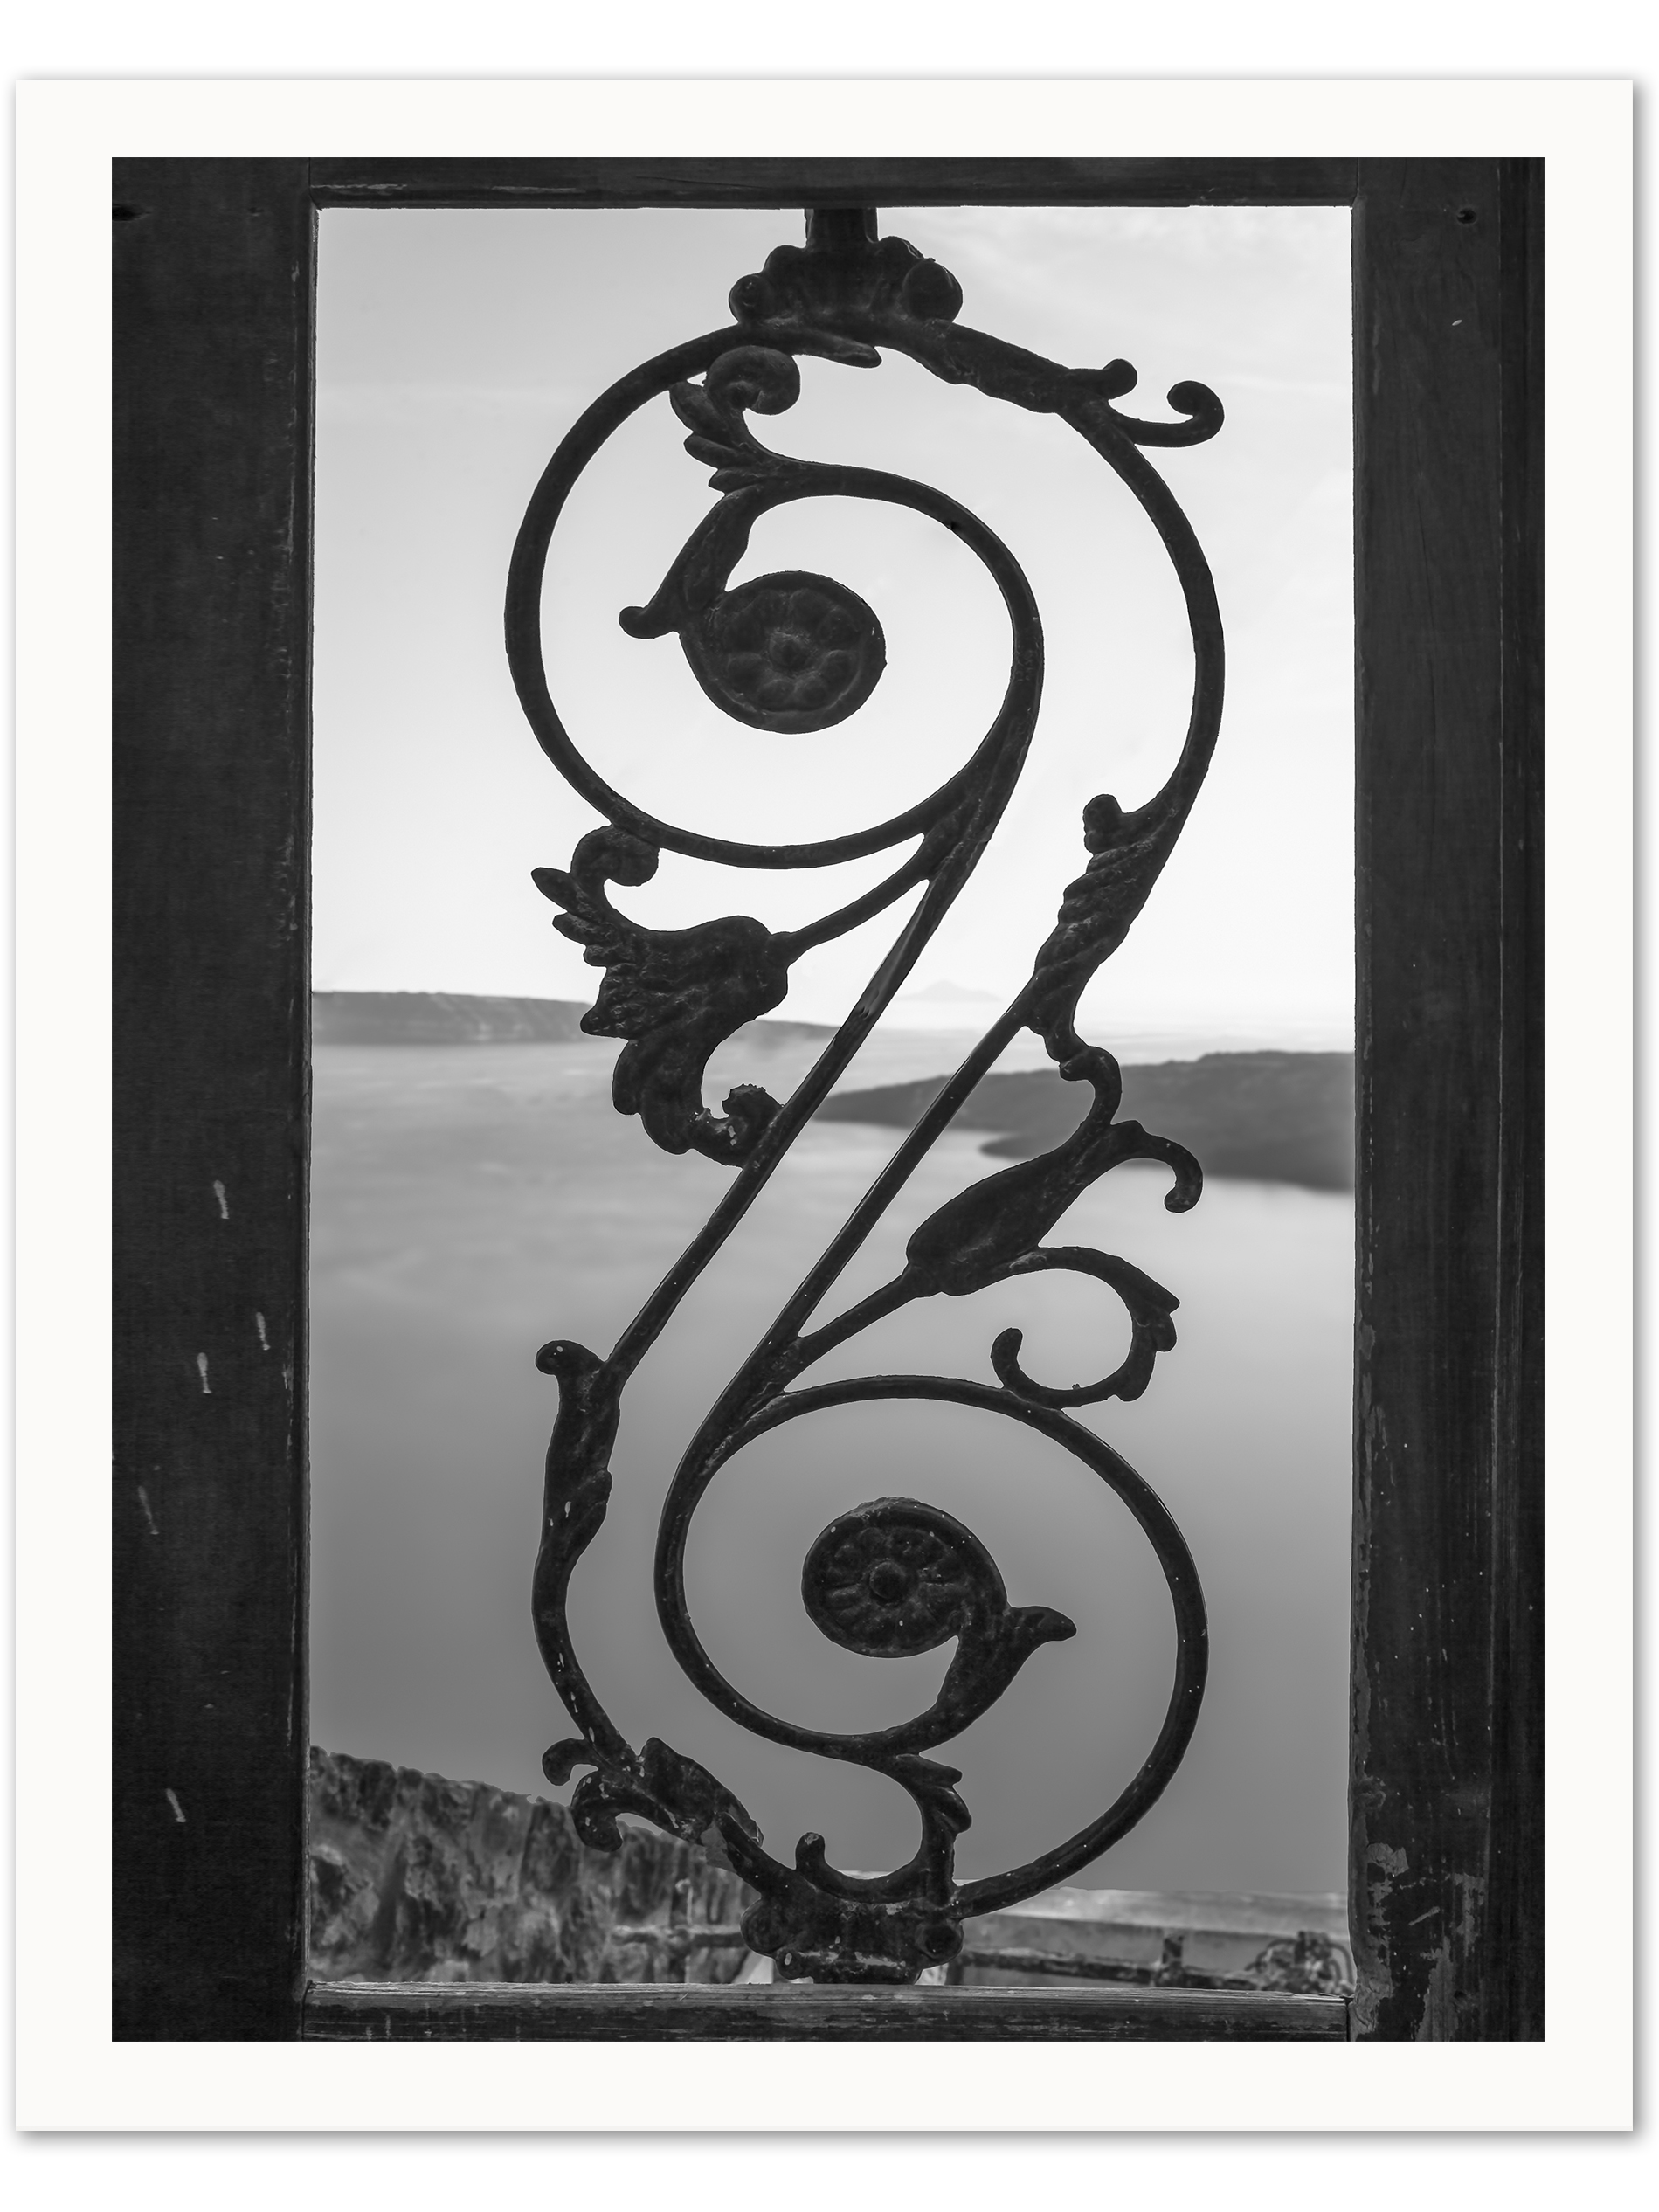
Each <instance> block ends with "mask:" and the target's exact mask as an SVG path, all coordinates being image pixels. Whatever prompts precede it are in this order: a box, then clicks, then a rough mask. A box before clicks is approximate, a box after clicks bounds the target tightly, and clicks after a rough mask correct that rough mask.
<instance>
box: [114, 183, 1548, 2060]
mask: <svg viewBox="0 0 1659 2212" xmlns="http://www.w3.org/2000/svg"><path fill="white" fill-rule="evenodd" d="M1543 184H1544V179H1543V163H1542V162H1537V161H1523V160H1514V161H1502V160H1434V161H1410V160H1393V161H1372V160H1361V161H1356V160H1346V161H1300V160H1283V161H1265V160H1264V161H1221V162H1192V161H1179V162H1149V161H1121V162H1114V161H1058V160H1054V161H1018V162H1009V161H979V162H973V161H960V162H952V161H937V160H925V161H893V162H847V161H824V160H818V161H805V160H803V161H743V160H729V161H722V160H710V161H696V162H693V161H671V162H638V161H628V162H622V161H580V162H579V161H574V160H547V161H514V160H501V161H467V162H453V161H452V162H442V161H439V162H412V161H362V162H353V161H327V162H306V161H225V160H198V161H192V160H156V161H144V160H123V161H118V162H115V163H114V215H115V221H114V346H115V383H114V467H115V482H114V587H115V615H114V652H115V709H114V798H115V808H116V813H115V821H116V840H115V852H114V918H115V942H114V1054H115V1071H116V1072H115V1086H116V1088H115V1120H114V1187H115V1222H114V1260H115V1268H114V1317H115V1431H114V1589H115V1620H114V1739H115V1749H114V2035H115V2036H117V2037H118V2038H149V2039H190V2038H293V2037H297V2036H318V2037H333V2038H340V2037H356V2036H366V2035H373V2036H386V2035H392V2036H421V2037H467V2038H477V2037H492V2036H505V2037H514V2038H518V2037H524V2036H544V2037H549V2038H570V2037H626V2036H650V2037H656V2038H660V2037H665V2036H699V2037H702V2036H715V2037H718V2036H740V2037H746V2038H758V2037H768V2036H779V2035H786V2036H805V2037H811V2038H813V2039H823V2038H825V2037H834V2036H858V2037H880V2036H891V2037H906V2038H916V2037H965V2038H974V2039H982V2038H985V2037H990V2036H1018V2037H1036V2036H1074V2037H1075V2036H1096V2037H1102V2038H1113V2037H1118V2038H1123V2037H1137V2038H1146V2037H1163V2038H1200V2037H1201V2038H1209V2037H1216V2036H1248V2037H1253V2038H1262V2037H1268V2038H1301V2037H1310V2036H1312V2037H1330V2036H1353V2037H1358V2038H1371V2037H1379V2038H1389V2039H1416V2040H1422V2039H1425V2038H1427V2039H1471V2038H1526V2039H1535V2038H1538V2037H1541V2036H1542V2035H1543V2032H1544V1989H1543V1955H1544V1927H1543V1829H1544V1815H1543V1612H1542V1592H1543V1466H1542V1459H1543V1442H1542V1433H1543V1432H1542V1399H1543V1383H1542V1374H1543V1361H1542V1335H1543V1229H1542V1220H1543V1208H1542V1198H1543V1165H1542V1137H1543V1091H1542V994H1543V969H1542V925H1543V885H1542V786H1543V729H1542V698H1543V687H1542V665H1541V664H1542V598H1543V519H1542V442H1543V433H1542V420H1543V344H1542V332H1543V299H1542V285H1543V276H1542V257H1543V245H1542V240H1543ZM849 203H852V204H867V205H868V204H875V205H878V206H880V205H890V206H907V207H914V206H916V205H920V204H1039V205H1041V204H1047V205H1061V204H1091V205H1119V206H1130V205H1142V206H1144V205H1184V204H1196V203H1202V204H1211V205H1214V204H1256V205H1293V204H1303V205H1305V204H1323V205H1339V206H1348V207H1351V209H1352V211H1353V217H1354V245H1353V266H1354V333H1355V347H1354V371H1355V374H1354V399H1355V430H1356V446H1355V481H1356V493H1355V549H1356V593H1357V605H1356V616H1357V629H1356V660H1357V710H1358V731H1357V743H1358V759H1357V770H1358V783H1357V793H1358V796H1357V837H1358V847H1357V859H1358V902H1357V907H1358V910H1357V930H1358V1036H1357V1074H1358V1175H1357V1192H1356V1201H1357V1211H1356V1220H1357V1314H1356V1327H1357V1336H1356V1369H1355V1376H1356V1384H1355V1421H1354V1547H1353V1632H1352V1672H1351V1713H1352V1732H1351V1745H1352V1756H1351V1791H1350V1806H1351V1923H1352V1934H1353V1941H1354V1950H1355V1958H1356V1961H1357V1966H1358V1990H1357V1992H1356V1994H1355V1996H1354V1997H1353V1999H1352V2000H1351V2001H1350V2002H1349V2003H1348V2004H1347V2005H1345V2006H1344V2005H1343V2004H1342V2003H1341V2002H1339V2001H1337V2000H1331V1999H1314V1998H1285V1997H1273V1996H1256V1995H1239V1996H1231V1997H1222V1998H1211V1997H1206V1996H1202V1995H1198V1994H1192V1993H1185V1992H1179V1991H1169V1992H1164V1991H1144V1990H1130V1991H1120V1990H1099V1991H1096V1990H1090V1989H1081V1988H1069V1987H1068V1988H1066V1989H1062V1990H1060V1991H1057V1992H1054V1993H1049V1992H1047V1991H1043V1990H1037V1989H984V1990H979V1989H959V1990H943V1991H941V1990H927V1991H916V1990H897V1991H875V1990H855V1989H854V1990H836V1989H824V1990H815V1991H802V1992H798V1993H791V1995H790V1996H789V1997H788V1999H787V2000H786V2001H785V2002H784V2003H782V2004H780V2002H779V2001H778V1996H777V1994H776V1993H773V1992H770V1991H767V1990H764V1989H743V1990H737V1989H733V1990H723V1989H699V1988H695V1987H688V1988H681V1989H662V1990H639V1989H626V1990H623V1989H618V1990H611V1989H587V1988H572V1989H563V1988H557V1987H528V1986H526V1987H518V1986H502V1987H490V1988H472V1987H466V1986H460V1987H444V1988H420V1987H400V1988H349V1987H347V1988H328V1989H323V1988H318V1989H316V1990H314V1991H310V1992H308V1989H307V1986H306V1980H305V1948H304V1915H305V1887H306V1835H305V1797H306V1793H305V1774H306V1754H307V1730H306V1639H305V1619H306V1605H305V1600H306V1575H307V1560H306V1545H307V1467H306V1413H305V1407H306V1358H305V1347H306V1336H305V1329H306V1323H305V1314H306V1267H307V1220H306V1207H307V1145H308V1107H309V1096H310V1086H309V977H308V850H309V838H310V814H309V806H310V761H309V754H310V719H309V705H310V702H309V689H310V684H309V677H310V667H309V650H310V589H311V536H310V533H311V476H312V412H311V410H312V387H313V371H314V328H315V313H314V310H315V257H316V232H317V211H318V210H319V209H320V208H323V207H360V208H361V207H377V206H378V207H400V206H401V207H409V206H425V207H527V206H540V207H550V208H552V207H598V206H640V205H651V206H710V207H713V206H751V207H777V208H779V209H782V210H798V209H800V208H801V207H803V206H805V205H809V204H849ZM787 234H788V233H787V232H780V238H782V237H783V236H785V235H787ZM216 1184H218V1185H221V1186H222V1187H223V1189H224V1191H225V1192H227V1193H231V1194H232V1199H233V1202H232V1203H230V1204H229V1206H228V1212H227V1211H226V1208H225V1206H222V1205H221V1204H218V1203H216V1201H215V1193H214V1185H216ZM255 1310H257V1311H258V1312H259V1313H260V1314H262V1315H263V1316H264V1317H265V1333H266V1339H267V1341H268V1344H269V1345H270V1346H271V1350H270V1351H269V1352H266V1351H264V1350H262V1349H261V1347H260V1344H259V1341H258V1339H257V1338H256V1336H255V1333H254V1331H253V1330H252V1328H249V1327H247V1326H245V1325H244V1323H243V1319H242V1317H245V1316H246V1315H247V1314H249V1313H250V1312H252V1311H255ZM204 1360H205V1362H206V1366H205V1368H204V1367H203V1365H201V1362H202V1361H204ZM210 1378H211V1383H210ZM146 1499H148V1500H149V1503H151V1504H153V1505H154V1506H155V1507H156V1510H155V1513H154V1516H153V1517H152V1514H151V1513H150V1512H149V1511H147V1510H143V1507H144V1503H145V1501H146ZM163 1509H164V1510H163ZM178 1801H186V1802H188V1804H189V1806H190V1817H189V1820H188V1821H182V1820H181V1819H179V1818H178V1817H176V1809H177V1804H178Z"/></svg>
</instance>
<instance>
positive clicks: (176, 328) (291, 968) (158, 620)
mask: <svg viewBox="0 0 1659 2212" xmlns="http://www.w3.org/2000/svg"><path fill="white" fill-rule="evenodd" d="M306 183H307V179H306V169H305V164H304V163H303V162H233V161H164V162H143V161H130V162H128V161H123V162H117V163H116V164H115V174H114V216H115V220H114V342H115V384H114V392H115V408H114V460H115V487H116V488H115V507H114V563H115V568H114V606H115V635H114V646H115V667H116V690H115V706H114V801H115V822H116V836H115V850H114V926H115V944H114V1074H115V1116H114V1132H115V1134H114V1144H115V1152H114V1186H115V1220H114V1308H115V1415H114V1588H115V1617H114V1744H115V1752H114V1823H115V1827H114V1835H115V1845H114V1953H115V1978H114V2033H115V2034H116V2036H123V2037H135V2036H138V2037H183V2036H193V2037H229V2036H291V2035H294V2034H296V2033H297V2032H298V2019H299V2013H298V2004H299V1998H300V1994H301V1986H300V1985H301V1959H302V1946H301V1937H302V1926H303V1877H304V1868H305V1856H304V1817H305V1815H304V1807H305V1787H304V1766H305V1756H306V1723H305V1649H304V1641H303V1638H304V1626H303V1624H304V1610H305V1609H304V1582H305V1564H304V1563H305V1551H306V1546H305V1464H304V1448H305V1447H304V1440H305V1337H304V1315H305V1304H304V1295H303V1294H304V1270H305V1234H306V1227H305V1225H306V1183H305V1177H306V1156H305V1135H306V1131H305V1107H306V1099H307V1085H308V1068H307V1038H308V1023H307V1006H308V991H307V945H306V925H307V912H308V862H309V852H308V847H309V819H308V780H309V764H308V703H309V702H308V693H309V677H310V668H309V657H310V613H309V539H310V515H311V381H312V379H311V360H312V350H311V349H312V336H311V325H312V304H313V269H314V251H313V237H314V230H315V218H314V215H313V211H312V208H311V204H310V201H309V198H308V193H307V190H306Z"/></svg>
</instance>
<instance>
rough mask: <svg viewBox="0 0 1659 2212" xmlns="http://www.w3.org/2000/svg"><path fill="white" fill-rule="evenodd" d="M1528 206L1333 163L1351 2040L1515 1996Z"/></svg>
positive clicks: (1514, 2002) (1531, 1503)
mask: <svg viewBox="0 0 1659 2212" xmlns="http://www.w3.org/2000/svg"><path fill="white" fill-rule="evenodd" d="M1541 190H1542V180H1541V176H1540V174H1539V165H1538V164H1537V163H1535V162H1494V161H1470V162H1404V161H1402V162H1366V163H1365V164H1363V165H1362V174H1361V183H1360V193H1359V199H1358V206H1357V209H1356V231H1355V334H1356V342H1355V361H1354V375H1355V404H1356V452H1355V477H1356V485H1357V504H1356V513H1355V547H1356V566H1357V577H1356V584H1357V592H1358V971H1359V1006H1358V1069H1357V1073H1358V1193H1357V1196H1358V1224H1357V1234H1358V1253H1359V1267H1358V1313H1357V1327H1358V1395H1357V1400H1356V1436H1355V1482H1356V1500H1355V1546H1354V1660H1353V1699H1354V1712H1353V1768H1352V1784H1351V1789H1352V1795H1351V1813H1352V1842H1351V1867H1350V1882H1351V1911H1352V1916H1353V1933H1354V1944H1355V1960H1356V1965H1357V1967H1358V1975H1359V1987H1358V1996H1357V1998H1356V2001H1355V2005H1354V2021H1355V2031H1356V2033H1357V2034H1358V2035H1359V2036H1386V2037H1389V2038H1393V2039H1395V2040H1399V2039H1402V2038H1403V2039H1413V2038H1419V2039H1434V2040H1439V2039H1446V2038H1470V2037H1491V2036H1505V2037H1536V2036H1541V2035H1542V2033H1543V1989H1542V1964H1541V1962H1542V1940H1543V1926H1542V1911H1543V1897H1542V1888H1543V1884H1542V1840H1541V1823H1542V1814H1541V1808H1540V1802H1539V1799H1540V1789H1541V1776H1542V1641H1541V1640H1542V1618H1541V1593H1542V1525H1541V1513H1542V1506H1541V1498H1542V1434H1541V1411H1542V1382H1541V1372H1542V1367H1541V1329H1542V1310H1541V1288H1540V1262H1541V1234H1542V1230H1541V1208H1540V1203H1539V1201H1540V1198H1541V1173H1542V1171H1541V1165H1540V1152H1539V1147H1540V1144H1541V1139H1542V1126H1541V1088H1540V1086H1541V994H1542V971H1541V965H1540V963H1539V945H1540V930H1541V924H1542V874H1541V854H1540V849H1539V834H1538V833H1539V811H1538V809H1539V798H1540V793H1541V787H1542V731H1541V713H1540V699H1541V687H1540V683H1539V656H1540V652H1541V646H1540V612H1541V599H1542V585H1541V574H1542V560H1543V545H1542V535H1541V514H1540V504H1539V502H1540V497H1541V494H1540V490H1539V486H1540V481H1541V466H1542V462H1541V442H1542V441H1541V411H1540V409H1541V374H1540V360H1541V356H1540V352H1539V333H1540V327H1541V320H1540V319H1541V262H1540V252H1541Z"/></svg>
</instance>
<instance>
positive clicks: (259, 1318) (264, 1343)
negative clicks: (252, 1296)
mask: <svg viewBox="0 0 1659 2212" xmlns="http://www.w3.org/2000/svg"><path fill="white" fill-rule="evenodd" d="M253 1325H254V1327H255V1328H256V1329H257V1330H258V1331H259V1350H260V1351H270V1349H271V1339H270V1338H269V1337H267V1336H266V1333H265V1316H264V1315H263V1314H262V1313H256V1314H255V1315H254V1317H253Z"/></svg>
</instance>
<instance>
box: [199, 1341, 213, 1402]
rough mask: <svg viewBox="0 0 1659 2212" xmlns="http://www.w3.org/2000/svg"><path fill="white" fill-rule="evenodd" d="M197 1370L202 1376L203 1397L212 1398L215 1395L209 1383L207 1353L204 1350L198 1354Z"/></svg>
mask: <svg viewBox="0 0 1659 2212" xmlns="http://www.w3.org/2000/svg"><path fill="white" fill-rule="evenodd" d="M196 1372H197V1374H198V1375H199V1376H200V1377H201V1378H202V1395H203V1397H204V1398H211V1396H212V1395H213V1393H212V1390H211V1387H210V1386H209V1384H208V1379H207V1354H206V1353H205V1352H204V1351H198V1352H197V1355H196Z"/></svg>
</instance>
